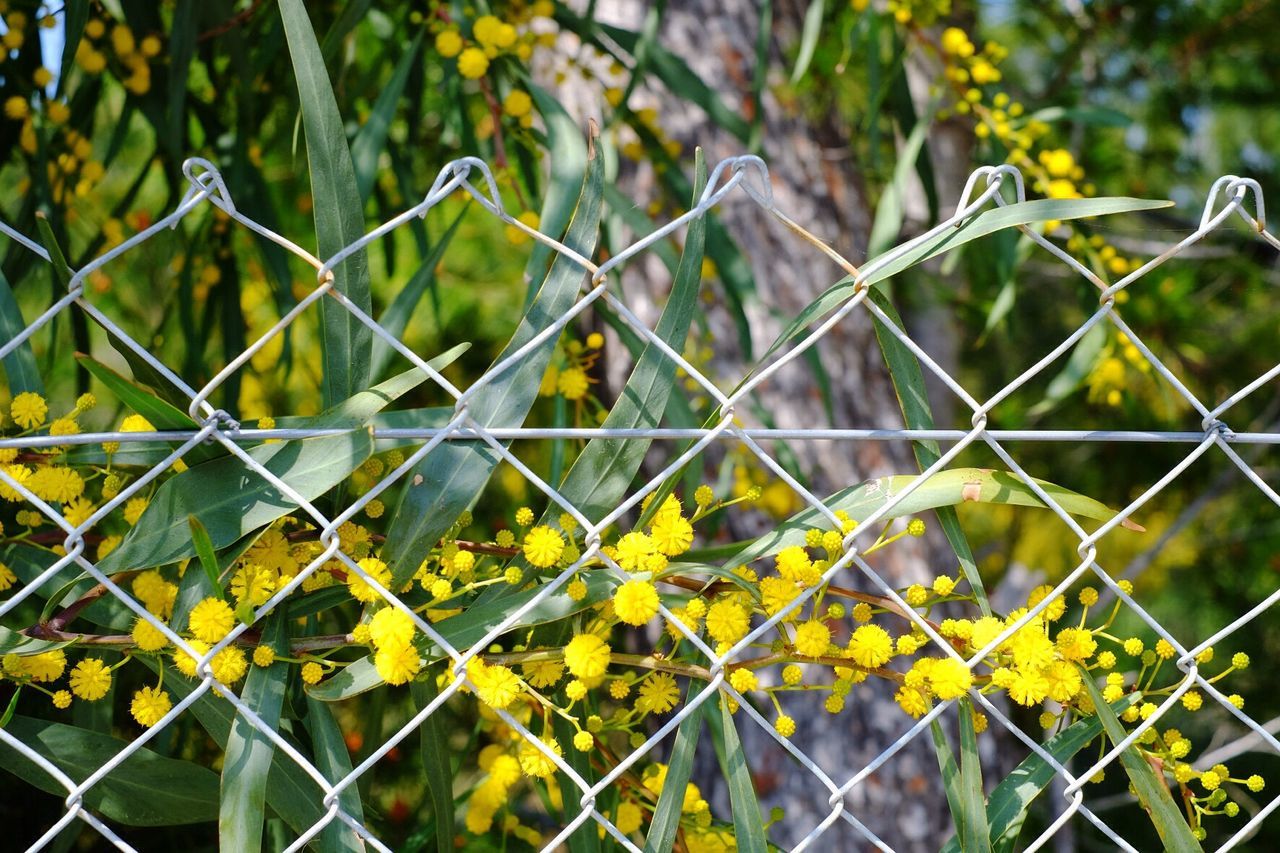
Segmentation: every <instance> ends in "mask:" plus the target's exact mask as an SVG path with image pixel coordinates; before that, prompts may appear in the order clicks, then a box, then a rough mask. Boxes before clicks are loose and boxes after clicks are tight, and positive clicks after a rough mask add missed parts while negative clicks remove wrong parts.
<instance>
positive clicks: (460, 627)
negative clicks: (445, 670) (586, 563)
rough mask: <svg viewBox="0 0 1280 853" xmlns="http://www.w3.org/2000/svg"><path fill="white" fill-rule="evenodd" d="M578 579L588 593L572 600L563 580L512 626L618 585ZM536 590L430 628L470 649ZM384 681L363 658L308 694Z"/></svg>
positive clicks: (431, 655) (545, 618)
mask: <svg viewBox="0 0 1280 853" xmlns="http://www.w3.org/2000/svg"><path fill="white" fill-rule="evenodd" d="M582 580H583V582H584V583H586V585H587V594H586V595H584V596H583V597H582V598H581V599H580V600H576V601H575V600H574V599H573V597H572V596H570V595H569V592H568V589H567V587H568V584H563V585H561V586H560V587H559V588H558V589H557V590H556V591H555V592H553V593H551V594H550V595H548V596H547V597H546V598H544V599H543V600H541V601H539V602H538V603H537V604H536V605H535V606H534V607H533V608H531V609H530V610H529V612H528V613H526V614H524V616H522V617H521V618H520V619H517V620H516V622H515V624H513V625H512V626H511V629H510V630H511V631H521V630H523V629H525V628H531V627H533V626H535V625H542V624H544V623H547V622H556V621H558V620H560V619H564V618H566V617H568V616H572V615H574V614H575V613H580V612H582V611H583V610H586V609H587V608H589V607H592V606H594V605H596V604H599V603H600V602H602V601H605V600H606V599H608V598H610V597H611V596H612V595H613V591H614V589H615V588H616V586H617V584H618V580H617V579H616V578H613V577H609V576H607V575H604V574H602V573H600V572H587V573H585V574H584V575H583V577H582ZM539 592H542V588H541V587H540V586H532V587H528V588H526V589H522V590H521V591H520V592H519V594H518V595H516V596H514V597H512V598H509V599H504V600H502V601H500V602H488V603H477V604H473V605H471V606H470V607H467V608H466V609H464V610H463V612H461V613H459V614H458V615H456V616H450V617H449V618H448V619H442V620H440V621H439V622H437V623H435V624H434V625H433V626H432V627H434V628H435V629H436V631H438V632H439V634H440V636H442V637H444V639H445V640H446V641H447V642H448V643H449V645H451V646H453V647H454V648H455V649H469V648H471V646H473V645H475V644H476V643H477V642H479V641H480V640H482V639H484V637H485V635H486V634H488V633H489V632H490V631H491V630H493V629H494V628H496V627H497V626H498V625H500V624H501V623H502V622H503V620H505V619H506V618H507V616H508V614H510V613H512V612H513V611H515V610H516V609H518V608H520V607H522V606H523V605H524V604H525V603H527V602H528V601H529V600H530V599H532V598H535V597H536V596H537V595H538V593H539ZM414 642H415V645H416V646H417V648H418V651H419V653H420V654H421V655H422V656H423V657H424V658H426V659H427V660H429V661H434V660H439V659H441V658H443V657H444V656H445V653H444V650H443V649H441V648H439V647H437V646H436V645H435V644H434V643H432V642H431V640H429V639H428V638H427V637H426V636H424V635H422V634H419V635H417V637H416V639H415V641H414ZM382 683H383V681H382V677H381V676H379V675H378V671H377V669H375V668H374V665H373V660H372V659H371V658H369V657H363V658H361V659H360V660H357V661H355V662H353V663H351V664H349V665H347V666H345V667H343V668H342V669H341V670H339V671H338V672H336V673H334V674H333V675H332V676H330V677H329V678H327V679H325V680H324V681H322V682H320V683H319V684H315V685H310V686H308V687H307V692H308V693H309V694H310V695H312V696H314V697H316V698H317V699H320V700H323V701H325V702H337V701H340V700H342V699H349V698H350V697H352V696H356V695H358V694H360V693H364V692H365V691H367V690H372V689H373V688H375V687H378V686H380V685H381V684H382Z"/></svg>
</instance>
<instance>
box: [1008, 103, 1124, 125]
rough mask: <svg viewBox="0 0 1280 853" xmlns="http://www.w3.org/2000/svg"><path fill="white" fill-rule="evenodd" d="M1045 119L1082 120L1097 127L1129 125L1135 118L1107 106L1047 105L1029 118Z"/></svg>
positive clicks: (1083, 122) (1048, 120) (1051, 120)
mask: <svg viewBox="0 0 1280 853" xmlns="http://www.w3.org/2000/svg"><path fill="white" fill-rule="evenodd" d="M1032 119H1034V120H1036V121H1043V122H1045V123H1048V122H1054V121H1070V122H1080V123H1081V124H1091V125H1094V126H1095V127H1128V126H1129V125H1131V124H1133V119H1132V118H1130V117H1129V116H1127V115H1125V114H1124V113H1122V112H1120V111H1119V110H1111V109H1107V108H1106V107H1046V108H1044V109H1043V110H1036V111H1035V112H1034V113H1032V114H1031V115H1030V116H1028V120H1032Z"/></svg>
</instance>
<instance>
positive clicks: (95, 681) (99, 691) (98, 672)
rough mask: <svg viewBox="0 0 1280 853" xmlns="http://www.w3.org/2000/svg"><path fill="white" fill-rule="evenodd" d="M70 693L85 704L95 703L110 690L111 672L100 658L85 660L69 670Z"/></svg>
mask: <svg viewBox="0 0 1280 853" xmlns="http://www.w3.org/2000/svg"><path fill="white" fill-rule="evenodd" d="M70 683H71V692H72V693H74V694H76V696H78V697H80V698H81V699H84V700H85V701H87V702H96V701H97V700H99V699H101V698H102V697H103V696H106V695H107V691H108V690H110V689H111V670H110V669H108V668H107V665H106V664H105V663H103V662H102V660H101V659H100V658H85V659H84V660H82V661H80V662H79V663H77V664H76V665H75V666H74V667H72V668H71V676H70Z"/></svg>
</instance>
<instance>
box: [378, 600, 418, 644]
mask: <svg viewBox="0 0 1280 853" xmlns="http://www.w3.org/2000/svg"><path fill="white" fill-rule="evenodd" d="M413 631H414V624H413V619H411V618H410V617H409V614H407V613H405V612H403V611H401V610H399V609H397V608H395V607H384V608H382V609H381V610H379V611H378V612H377V613H375V614H373V619H371V620H369V639H370V640H371V641H372V642H373V645H374V646H376V647H378V648H381V647H382V646H405V645H408V644H409V642H410V641H411V640H412V639H413Z"/></svg>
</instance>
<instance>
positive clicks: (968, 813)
mask: <svg viewBox="0 0 1280 853" xmlns="http://www.w3.org/2000/svg"><path fill="white" fill-rule="evenodd" d="M957 708H959V712H960V801H961V803H962V804H963V805H962V806H961V814H963V815H964V827H963V831H962V835H961V837H962V838H964V839H965V842H966V843H965V845H964V847H965V849H966V850H974V851H982V850H986V849H987V835H988V833H989V830H988V828H987V809H986V803H985V802H984V798H983V790H982V760H981V759H980V758H979V757H978V734H977V732H976V731H974V728H973V705H972V704H970V702H969V700H968V699H964V700H963V701H961V702H960V704H959V705H957Z"/></svg>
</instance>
